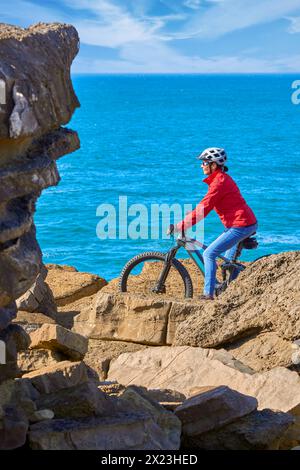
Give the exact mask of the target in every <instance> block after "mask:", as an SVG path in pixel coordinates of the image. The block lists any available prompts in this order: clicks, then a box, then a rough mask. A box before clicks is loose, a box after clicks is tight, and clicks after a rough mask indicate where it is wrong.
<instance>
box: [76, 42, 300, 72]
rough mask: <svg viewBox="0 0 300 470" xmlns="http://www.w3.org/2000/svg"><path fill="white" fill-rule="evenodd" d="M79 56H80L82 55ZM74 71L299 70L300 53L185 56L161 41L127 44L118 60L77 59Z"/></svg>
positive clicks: (121, 50)
mask: <svg viewBox="0 0 300 470" xmlns="http://www.w3.org/2000/svg"><path fill="white" fill-rule="evenodd" d="M79 59H80V58H79ZM73 70H74V72H79V71H81V70H85V71H86V72H89V73H276V72H296V71H299V70H300V55H299V56H294V57H289V58H284V59H277V60H273V61H272V60H265V59H257V58H251V57H244V56H243V57H241V56H237V55H236V56H211V57H209V58H203V57H201V56H199V55H194V56H185V55H183V54H180V53H179V52H177V51H175V50H174V49H172V48H171V47H169V46H168V45H167V44H166V43H161V42H159V41H148V42H147V41H145V42H140V43H136V44H133V43H131V44H130V43H128V44H126V45H124V46H122V47H121V48H120V59H119V60H102V59H96V60H94V61H92V62H86V61H85V60H84V59H82V60H81V59H80V60H79V61H77V62H75V65H74V69H73Z"/></svg>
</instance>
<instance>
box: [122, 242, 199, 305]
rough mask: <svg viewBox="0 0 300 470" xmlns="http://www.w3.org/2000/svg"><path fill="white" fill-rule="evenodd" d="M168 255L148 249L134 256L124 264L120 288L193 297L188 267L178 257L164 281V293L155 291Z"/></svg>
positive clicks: (140, 292) (134, 292)
mask: <svg viewBox="0 0 300 470" xmlns="http://www.w3.org/2000/svg"><path fill="white" fill-rule="evenodd" d="M165 257H166V255H165V254H164V253H159V252H156V251H148V252H146V253H141V254H140V255H137V256H135V257H134V258H132V259H131V260H130V261H128V263H127V264H126V265H125V266H124V268H123V270H122V272H121V276H120V280H119V290H120V291H121V292H128V293H133V294H145V295H147V296H149V295H150V296H156V297H157V296H158V295H159V296H162V297H167V298H170V297H171V298H176V299H183V298H191V297H193V284H192V280H191V278H190V275H189V273H188V272H187V270H186V268H185V267H184V266H183V265H182V264H181V263H180V261H178V260H177V259H175V258H174V259H173V260H172V264H171V268H170V271H169V273H168V276H167V279H166V281H165V283H164V288H163V292H162V293H159V294H158V293H156V292H154V291H153V289H154V288H155V286H156V284H157V281H158V279H159V276H160V273H161V272H162V270H163V267H164V262H165Z"/></svg>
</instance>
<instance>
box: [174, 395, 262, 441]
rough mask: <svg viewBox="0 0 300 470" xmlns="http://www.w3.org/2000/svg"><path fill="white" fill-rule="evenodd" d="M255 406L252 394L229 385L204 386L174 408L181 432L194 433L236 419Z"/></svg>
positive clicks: (212, 428)
mask: <svg viewBox="0 0 300 470" xmlns="http://www.w3.org/2000/svg"><path fill="white" fill-rule="evenodd" d="M256 408H257V400H256V399H255V398H253V397H249V396H247V395H243V394H242V393H239V392H236V391H235V390H231V389H230V388H229V387H225V386H221V387H203V388H202V389H200V390H199V391H198V393H197V394H196V395H194V396H192V397H191V398H188V399H187V400H185V401H184V402H183V403H182V405H180V406H178V407H177V408H176V409H175V414H176V416H178V418H179V419H180V420H181V423H182V426H183V434H184V435H186V436H196V435H198V434H203V433H205V432H208V431H212V430H214V429H218V428H220V427H222V426H225V425H226V424H229V423H231V422H233V421H236V420H237V419H238V418H241V417H243V416H245V415H247V414H249V413H251V412H252V411H254V410H256Z"/></svg>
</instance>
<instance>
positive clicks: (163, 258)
mask: <svg viewBox="0 0 300 470" xmlns="http://www.w3.org/2000/svg"><path fill="white" fill-rule="evenodd" d="M172 229H173V234H172ZM170 233H171V235H173V238H175V236H174V226H173V225H170ZM255 233H256V232H253V233H252V234H251V235H250V236H248V237H247V238H244V239H243V240H242V241H240V242H239V244H238V245H237V249H236V252H235V255H234V257H233V259H232V260H230V259H228V258H226V257H225V256H222V255H219V256H218V261H219V263H217V265H218V270H217V272H218V275H217V282H216V286H215V295H216V296H218V295H220V294H221V292H223V291H225V289H226V288H227V287H228V285H229V284H230V282H231V281H232V280H233V276H234V274H237V275H238V274H239V273H240V272H241V271H243V270H244V269H245V268H246V266H245V265H243V264H242V263H240V262H238V261H237V259H238V258H239V257H240V255H241V253H242V250H243V249H254V248H257V246H258V242H257V240H256V238H255V237H253V235H255ZM181 248H184V249H185V250H186V252H187V253H188V255H189V258H191V259H192V261H193V263H194V264H195V265H196V268H197V270H199V272H200V273H201V274H202V275H203V276H204V260H203V256H202V254H201V252H200V250H205V249H206V248H207V246H206V245H204V244H203V243H201V242H199V241H198V240H196V239H194V238H189V237H187V236H186V235H185V234H184V233H182V234H180V235H179V236H178V238H177V240H176V244H175V246H172V247H171V248H170V250H168V251H167V252H166V253H161V252H158V251H147V252H145V253H141V254H139V255H137V256H135V257H134V258H132V259H131V260H129V261H128V262H127V263H126V265H125V266H124V268H123V270H122V272H121V275H120V278H119V290H120V291H121V292H129V293H135V292H136V291H137V290H138V288H139V286H142V287H143V292H144V293H152V294H158V295H159V294H170V295H172V294H174V291H175V292H176V294H177V296H181V297H185V298H192V297H193V283H192V279H191V276H190V274H189V272H188V270H187V269H186V267H185V266H184V265H183V264H182V262H180V261H179V260H178V259H176V258H175V256H176V254H177V252H178V251H179V250H180V249H181ZM220 262H221V263H220ZM236 270H237V271H236Z"/></svg>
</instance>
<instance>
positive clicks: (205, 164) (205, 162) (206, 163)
mask: <svg viewBox="0 0 300 470" xmlns="http://www.w3.org/2000/svg"><path fill="white" fill-rule="evenodd" d="M210 164H211V162H207V161H202V163H201V166H208V165H210Z"/></svg>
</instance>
